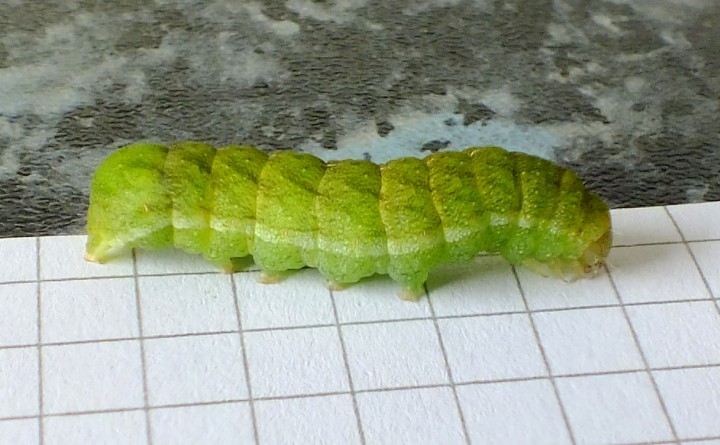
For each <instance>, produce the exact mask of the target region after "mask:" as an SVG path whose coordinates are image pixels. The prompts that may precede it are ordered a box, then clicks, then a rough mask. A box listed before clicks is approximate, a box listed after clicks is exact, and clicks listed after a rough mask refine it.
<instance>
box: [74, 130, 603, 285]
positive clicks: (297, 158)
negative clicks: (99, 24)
mask: <svg viewBox="0 0 720 445" xmlns="http://www.w3.org/2000/svg"><path fill="white" fill-rule="evenodd" d="M87 228H88V243H87V253H86V258H87V259H88V260H90V261H97V262H103V261H106V260H107V259H109V258H111V257H113V256H115V255H119V254H121V253H122V252H125V251H126V250H127V249H129V248H134V247H138V248H149V249H154V248H162V247H170V246H175V247H178V248H180V249H182V250H185V251H187V252H190V253H199V254H202V255H204V256H205V258H207V259H208V260H209V261H211V262H213V263H214V264H216V265H218V267H221V268H223V269H224V270H226V271H228V272H230V271H233V270H236V269H237V268H238V265H239V264H240V263H241V262H242V260H241V259H242V258H244V257H249V256H252V258H253V260H254V261H255V263H256V264H257V265H258V266H259V267H260V268H261V269H262V270H263V272H264V275H263V281H266V282H271V281H275V280H277V279H279V277H281V276H282V273H283V272H284V271H286V270H293V269H299V268H302V267H313V268H317V269H319V271H320V272H321V273H322V274H323V275H324V276H325V277H326V278H327V279H328V281H329V283H330V285H331V287H332V288H335V289H339V288H342V287H344V286H346V285H349V284H351V283H354V282H357V281H359V280H360V279H362V278H364V277H367V276H370V275H373V274H388V275H390V277H391V278H392V279H393V280H395V281H396V282H398V283H399V284H400V285H401V286H402V293H401V296H402V297H404V298H409V299H414V298H417V297H418V296H419V295H420V294H422V291H423V285H424V283H425V281H426V280H427V277H428V273H429V271H430V270H431V269H432V268H434V267H435V266H437V265H439V264H441V263H450V262H465V261H469V260H470V259H472V258H473V257H474V256H476V255H477V254H478V253H480V252H488V253H499V254H501V255H502V256H503V257H505V258H506V259H507V260H508V261H510V262H511V263H513V264H517V265H521V266H525V267H528V268H530V269H532V270H535V271H537V272H539V273H542V274H545V275H554V276H559V277H562V278H564V279H575V278H578V277H582V276H585V275H587V274H591V273H593V272H595V271H596V270H597V269H598V268H599V267H600V266H601V265H602V264H603V262H604V259H605V257H606V256H607V254H608V251H609V248H610V245H611V237H612V235H611V222H610V215H609V210H608V207H607V205H606V204H605V203H604V202H603V201H602V199H601V198H599V197H598V196H597V195H594V194H592V193H590V192H588V191H587V190H586V189H585V187H584V185H583V183H582V181H581V180H580V179H579V178H578V177H577V176H576V175H575V174H574V173H572V172H571V171H569V170H566V169H563V168H561V167H559V166H557V165H555V164H553V163H552V162H549V161H546V160H543V159H540V158H537V157H534V156H530V155H527V154H523V153H516V152H508V151H506V150H504V149H502V148H499V147H475V148H469V149H467V150H465V151H463V152H441V153H435V154H432V155H430V156H428V157H427V158H425V159H416V158H403V159H397V160H393V161H390V162H388V163H386V164H382V165H377V164H373V163H371V162H369V161H356V160H346V161H331V162H327V163H326V162H323V161H322V160H320V159H318V158H316V157H314V156H311V155H308V154H303V153H296V152H292V151H282V152H276V153H272V154H269V155H268V154H267V153H265V152H263V151H261V150H258V149H255V148H252V147H247V146H228V147H223V148H220V149H215V148H213V147H212V146H210V145H207V144H203V143H199V142H181V143H177V144H174V145H171V146H168V147H166V146H162V145H153V144H132V145H129V146H126V147H124V148H121V149H119V150H117V151H116V152H114V153H113V154H111V155H110V156H109V157H108V158H107V159H106V160H105V161H104V162H103V163H102V164H101V165H100V167H99V168H98V170H97V172H96V173H95V176H94V178H93V182H92V186H91V192H90V207H89V210H88V226H87Z"/></svg>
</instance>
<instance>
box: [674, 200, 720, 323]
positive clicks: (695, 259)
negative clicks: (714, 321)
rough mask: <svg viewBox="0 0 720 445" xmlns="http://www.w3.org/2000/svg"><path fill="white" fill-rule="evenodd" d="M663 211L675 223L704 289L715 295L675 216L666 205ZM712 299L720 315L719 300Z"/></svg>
mask: <svg viewBox="0 0 720 445" xmlns="http://www.w3.org/2000/svg"><path fill="white" fill-rule="evenodd" d="M665 212H666V213H667V214H668V216H669V217H670V220H671V221H672V223H673V224H674V225H675V228H676V229H677V230H678V232H680V236H681V237H682V240H683V244H685V249H686V250H687V252H688V253H689V254H690V257H691V258H692V260H693V264H694V265H695V268H696V269H697V270H698V272H700V277H701V278H702V280H703V284H704V285H705V289H706V290H707V292H708V295H710V296H711V297H717V295H713V291H712V288H711V287H710V283H709V282H708V279H707V277H706V276H705V274H704V273H703V270H702V268H701V267H700V263H698V260H697V257H696V256H695V253H694V252H693V250H692V249H691V248H690V245H689V244H688V241H687V240H686V239H685V234H684V233H683V232H682V230H680V227H679V226H678V223H677V221H675V218H673V216H672V213H670V211H668V209H667V207H665ZM714 301H715V309H717V312H718V315H720V302H718V300H714Z"/></svg>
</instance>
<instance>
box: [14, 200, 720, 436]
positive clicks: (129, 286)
mask: <svg viewBox="0 0 720 445" xmlns="http://www.w3.org/2000/svg"><path fill="white" fill-rule="evenodd" d="M613 217H614V221H615V227H616V237H615V238H616V248H615V249H613V251H612V253H611V256H610V258H609V265H608V268H607V270H606V272H605V273H604V274H602V275H601V276H600V277H598V278H596V279H594V280H583V281H578V282H575V283H570V284H566V283H562V282H560V281H557V280H552V279H544V278H539V277H537V276H535V275H532V274H530V273H527V272H525V271H522V270H517V271H516V270H515V269H514V268H512V267H509V266H508V265H507V264H506V263H504V262H503V261H502V260H499V259H498V258H496V257H479V258H477V259H476V260H475V261H474V262H473V263H472V264H470V265H468V266H459V267H446V268H441V269H440V270H438V271H436V272H435V273H433V275H432V276H431V278H430V280H429V281H428V286H427V290H428V296H427V297H426V298H424V299H423V300H422V301H421V302H420V303H419V304H412V303H406V302H401V301H399V300H398V299H396V298H395V296H394V294H395V293H396V292H397V291H398V289H397V287H396V286H395V285H393V284H392V283H391V282H390V281H389V280H387V279H383V278H381V279H371V280H368V281H366V282H363V283H361V284H358V285H356V286H354V287H352V288H350V289H349V290H347V291H344V292H330V291H328V290H327V289H325V288H324V283H323V280H322V278H321V277H320V275H319V274H318V273H317V272H315V271H303V272H300V273H298V274H296V275H295V276H290V277H289V278H288V279H287V280H286V281H285V282H283V283H281V284H277V285H272V286H263V285H260V284H257V283H255V279H256V275H257V274H256V273H254V272H248V273H241V274H236V275H234V276H229V275H223V274H218V273H215V272H213V271H211V270H210V269H208V266H207V265H206V264H204V263H203V262H200V261H196V259H195V258H192V257H189V256H186V255H174V254H167V252H164V253H163V252H160V253H148V252H139V253H138V254H137V255H136V256H133V257H131V258H127V259H125V260H120V261H116V262H112V263H110V264H108V265H104V266H99V265H94V264H89V263H86V262H84V261H83V260H82V253H83V248H84V245H83V244H84V237H73V236H63V237H47V238H26V239H0V252H1V253H2V255H0V445H5V444H19V443H22V444H33V443H40V444H43V445H45V444H71V443H133V444H142V443H147V444H152V445H157V444H166V443H173V444H175V443H200V442H203V443H215V444H221V443H253V442H254V443H258V444H262V445H267V444H273V445H275V444H284V443H332V444H335V443H343V444H352V443H357V444H378V443H390V444H402V443H409V444H411V443H412V444H414V443H423V444H431V443H438V444H455V443H457V444H470V443H473V444H485V443H503V444H506V443H507V444H515V443H518V444H520V443H528V444H542V443H548V444H563V443H567V444H586V443H588V444H589V443H597V444H651V443H652V444H664V443H676V444H706V445H707V444H714V443H720V306H719V301H718V298H719V297H720V295H719V294H718V291H719V290H720V266H719V264H720V239H719V236H718V232H717V227H718V226H720V224H719V223H720V220H718V218H720V203H710V204H708V203H706V204H697V205H695V204H691V205H681V206H668V207H655V208H646V209H622V210H615V211H613ZM176 265H177V267H175V266H176Z"/></svg>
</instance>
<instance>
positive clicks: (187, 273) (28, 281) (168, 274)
mask: <svg viewBox="0 0 720 445" xmlns="http://www.w3.org/2000/svg"><path fill="white" fill-rule="evenodd" d="M673 222H675V220H673ZM676 227H677V226H676ZM678 231H679V233H680V235H681V237H684V235H682V231H680V230H679V229H678ZM715 241H720V238H707V239H698V240H689V241H685V240H680V241H657V242H648V243H630V244H618V245H613V246H612V247H613V248H616V247H622V248H626V247H642V246H663V245H672V244H688V243H703V242H715ZM183 254H185V253H183ZM186 255H190V254H186ZM478 256H481V257H483V256H496V255H494V254H479V255H478ZM38 260H39V259H38ZM257 272H258V271H256V270H242V271H238V272H235V273H257ZM186 275H223V273H222V272H220V271H190V272H167V273H137V276H138V277H141V278H144V277H166V276H186ZM133 276H134V275H131V274H130V275H129V274H117V275H101V276H81V277H65V278H40V279H39V281H40V282H43V283H44V282H64V281H86V280H103V279H113V278H132V277H133ZM35 282H36V280H9V281H0V285H3V284H22V283H35Z"/></svg>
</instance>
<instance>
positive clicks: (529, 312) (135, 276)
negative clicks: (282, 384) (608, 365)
mask: <svg viewBox="0 0 720 445" xmlns="http://www.w3.org/2000/svg"><path fill="white" fill-rule="evenodd" d="M665 211H666V213H667V214H668V216H669V217H670V218H671V221H672V222H673V224H674V225H675V228H676V230H677V231H678V233H679V234H680V236H681V237H682V241H674V242H654V243H642V244H623V245H617V246H613V247H614V248H615V247H639V246H648V245H672V244H680V243H682V244H684V245H685V248H686V249H687V250H688V252H689V253H690V255H691V257H692V259H693V261H694V264H695V268H696V269H697V270H698V271H699V272H700V275H701V277H702V279H703V282H704V285H705V287H706V289H707V291H708V295H710V296H711V298H700V299H697V298H693V299H678V300H662V301H642V302H632V303H625V302H624V301H623V298H622V295H621V293H620V292H619V290H618V288H617V285H616V283H615V280H614V279H613V277H612V274H611V271H610V270H608V269H607V268H606V273H607V274H608V277H609V279H610V282H611V285H612V288H613V291H614V294H615V296H616V298H617V299H618V304H602V305H592V306H573V307H557V308H545V309H536V310H530V309H529V307H528V303H527V300H526V298H525V295H524V292H523V290H522V282H521V280H520V279H519V277H518V274H517V273H516V271H515V270H514V269H513V273H514V275H515V280H516V284H517V286H518V287H519V288H520V291H521V295H522V297H523V301H524V304H525V309H526V310H525V311H507V312H487V313H476V314H459V315H447V316H439V317H438V316H436V315H435V313H434V309H433V308H432V302H431V301H430V300H431V295H430V294H431V293H430V292H429V291H427V290H426V292H427V294H428V300H429V303H430V305H431V307H430V309H431V316H430V317H409V318H403V319H390V320H387V319H386V320H364V321H352V322H344V323H340V322H339V318H338V313H337V308H336V306H335V299H334V298H335V297H334V294H332V293H331V298H332V304H333V311H334V316H335V323H334V324H320V325H315V326H308V325H305V326H287V327H279V328H258V329H248V330H244V329H243V327H242V325H241V319H240V313H239V306H238V298H237V289H236V287H235V286H236V284H235V280H234V278H232V276H231V281H232V285H233V297H234V299H235V305H236V306H235V310H236V316H237V317H238V330H229V331H217V332H198V333H184V334H172V335H156V336H144V335H143V332H142V320H141V307H140V293H139V290H138V289H137V287H138V280H139V279H141V278H142V277H145V276H148V277H154V276H159V277H162V276H178V275H180V276H184V275H207V274H213V275H214V274H218V273H216V272H208V271H203V272H194V273H161V274H139V273H138V272H137V264H136V258H135V257H133V275H117V276H102V277H78V278H59V279H45V280H43V279H41V276H42V275H41V273H40V267H41V266H40V263H41V252H40V244H41V243H40V238H39V237H35V242H36V252H35V255H36V261H37V279H36V280H18V281H9V282H4V283H0V285H2V284H15V283H35V284H36V286H37V292H38V296H37V311H38V320H37V323H38V332H37V340H38V341H37V343H36V344H27V345H8V346H0V350H2V349H14V348H25V347H28V348H29V347H35V348H37V349H38V360H39V362H38V374H39V385H40V390H39V397H38V404H39V406H40V410H39V414H38V415H37V416H15V417H4V418H0V421H9V420H21V419H38V420H39V422H38V424H39V429H40V440H41V443H42V441H43V440H44V437H43V419H44V418H47V417H57V416H73V415H84V414H93V413H103V412H125V411H140V410H144V411H145V413H146V428H147V432H148V440H151V426H150V420H149V413H150V411H151V410H154V409H164V408H181V407H189V406H198V405H215V404H222V403H237V402H249V403H250V404H251V406H252V402H253V401H254V400H277V399H288V398H305V397H320V396H327V395H334V394H337V395H340V394H346V395H351V396H352V399H353V403H354V408H355V412H356V416H357V419H358V422H359V428H360V433H361V434H363V431H362V426H361V425H360V416H359V411H358V409H357V403H356V400H355V394H357V393H363V392H384V391H401V390H407V389H418V388H426V387H427V388H432V387H447V388H451V389H452V390H453V392H454V393H455V388H456V386H464V385H476V384H487V383H503V382H513V381H528V380H549V381H550V382H551V383H552V385H553V388H554V390H555V392H556V397H557V398H558V401H559V402H560V407H561V409H562V410H563V416H565V413H564V407H563V405H562V401H561V399H560V397H559V393H558V391H557V388H556V387H555V383H554V379H561V378H570V377H581V376H596V375H610V374H628V373H647V374H648V375H649V377H650V379H651V382H652V384H653V388H654V391H655V393H656V395H657V397H658V400H659V402H660V404H661V407H662V411H663V413H664V415H665V417H666V420H667V423H668V425H669V426H670V429H671V431H672V433H673V437H674V439H673V440H666V441H653V442H632V443H631V444H632V445H640V444H649V443H653V444H660V443H662V444H665V443H668V444H670V443H679V442H680V441H691V440H692V441H703V440H717V439H720V436H703V437H686V438H679V437H678V435H677V432H676V430H675V427H674V425H673V423H672V420H671V419H670V417H669V414H668V410H667V407H666V405H665V401H664V400H663V398H662V396H661V393H660V391H659V388H658V385H657V383H656V382H655V379H654V376H653V374H652V373H653V372H654V371H665V370H679V369H693V368H715V367H720V363H718V364H703V365H685V366H670V367H656V368H651V367H650V366H649V365H648V362H647V359H646V356H645V354H644V351H643V350H642V348H641V346H640V343H639V339H638V336H637V333H636V332H635V329H634V326H633V325H632V323H631V320H630V318H629V316H628V313H627V311H626V308H627V307H632V306H644V305H661V304H673V303H687V302H702V301H711V302H713V303H714V304H715V306H716V309H717V310H718V313H720V301H718V299H717V297H718V296H716V295H714V294H713V293H712V290H711V288H710V286H709V282H708V279H707V277H706V275H705V274H704V273H703V270H702V269H701V268H700V267H699V263H698V261H697V258H696V257H695V255H694V253H693V251H692V249H690V246H689V241H687V240H686V239H685V236H684V234H683V232H682V230H680V228H679V225H678V223H677V221H676V220H675V218H673V216H672V214H671V213H670V212H669V211H668V209H667V207H665ZM716 241H719V240H718V239H707V240H692V241H690V242H692V243H698V244H699V243H702V242H716ZM130 277H132V278H133V279H134V280H135V285H136V304H137V310H138V323H139V328H140V331H139V335H138V336H137V337H129V338H110V339H98V340H82V341H69V342H52V343H44V342H43V339H42V332H41V330H42V321H41V317H42V300H41V298H42V295H41V293H42V291H41V287H42V286H41V283H43V282H64V281H78V280H102V279H106V278H107V279H111V278H130ZM608 307H620V308H621V309H622V310H623V315H624V317H625V320H626V322H627V323H628V325H629V327H630V330H631V333H632V335H633V340H634V342H635V345H636V348H637V349H638V351H639V353H640V355H641V358H642V362H643V365H644V366H643V368H637V369H629V370H613V371H603V372H588V373H574V374H555V375H553V374H552V371H551V369H550V367H549V363H548V361H547V357H545V353H544V350H543V345H542V344H541V341H540V338H539V335H538V332H537V330H536V327H535V325H534V321H533V320H532V315H533V314H535V313H543V312H556V311H568V310H586V309H595V308H608ZM512 314H527V315H528V316H529V317H530V320H531V323H532V327H533V331H534V334H535V338H536V341H537V343H538V346H539V347H540V349H541V353H542V356H543V360H544V362H545V366H546V368H547V371H548V375H547V376H536V377H524V378H512V379H496V380H483V381H469V382H461V383H456V382H453V380H452V378H451V379H450V383H449V384H437V385H419V386H408V387H394V388H376V389H369V390H354V388H353V387H352V383H351V386H350V391H338V392H330V393H318V394H297V395H289V396H273V397H260V398H253V397H252V393H251V391H252V388H251V384H250V377H249V372H248V365H247V357H246V351H245V345H244V341H243V334H244V332H254V331H269V330H290V329H307V328H310V327H332V326H335V327H336V328H337V329H338V333H339V335H341V331H342V329H341V327H342V326H345V325H355V324H375V323H392V322H402V321H411V320H433V321H434V322H435V323H436V330H437V320H438V319H454V318H470V317H486V316H496V315H497V316H502V315H512ZM231 333H237V334H239V335H240V336H241V343H242V348H243V360H244V361H245V363H244V365H245V368H246V374H245V376H246V384H247V385H248V399H234V400H222V401H211V402H199V403H188V404H173V405H157V406H150V405H149V401H148V396H147V389H148V388H147V382H146V379H147V376H146V364H145V352H144V346H143V341H144V340H147V339H155V338H173V337H185V336H188V337H191V336H203V335H217V334H231ZM437 335H438V338H439V340H440V342H441V348H442V347H443V340H442V337H441V334H440V332H439V330H438V331H437ZM127 340H139V341H140V346H141V354H142V360H143V362H142V370H143V393H144V400H145V401H144V406H143V407H136V408H127V409H123V408H120V409H110V410H98V411H81V412H80V411H79V412H67V413H52V414H46V413H44V409H43V394H44V392H43V388H42V385H43V381H42V378H43V369H42V356H43V353H42V350H43V348H45V347H52V346H63V345H71V344H82V343H100V342H115V341H127ZM340 341H341V346H342V348H343V355H344V357H343V358H344V360H345V364H346V370H347V372H348V376H349V378H350V379H351V375H350V372H349V368H348V366H347V356H346V351H345V350H344V348H345V346H344V341H343V338H342V336H341V337H340ZM443 354H444V358H445V362H446V365H447V366H448V368H449V364H448V363H447V357H446V356H445V351H444V350H443ZM448 375H449V376H450V375H451V374H450V373H448ZM455 397H456V402H457V395H455ZM458 403H459V402H458ZM458 408H460V406H459V404H458ZM460 414H461V416H462V411H460ZM565 420H566V426H567V427H568V428H569V431H570V433H571V434H572V430H571V428H570V425H569V422H567V419H565ZM253 422H254V425H253V427H254V429H255V440H256V442H258V438H257V426H256V424H255V422H256V420H255V418H254V413H253ZM463 428H465V425H464V420H463ZM467 437H468V435H467V433H466V438H467ZM573 440H574V439H573ZM258 443H259V442H258ZM626 445H630V443H629V444H626Z"/></svg>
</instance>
